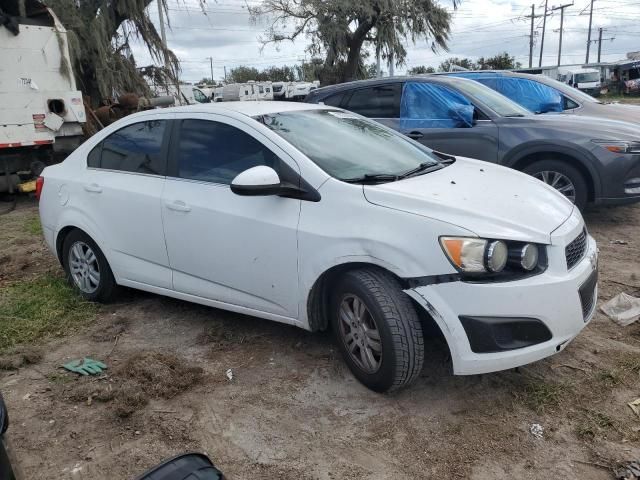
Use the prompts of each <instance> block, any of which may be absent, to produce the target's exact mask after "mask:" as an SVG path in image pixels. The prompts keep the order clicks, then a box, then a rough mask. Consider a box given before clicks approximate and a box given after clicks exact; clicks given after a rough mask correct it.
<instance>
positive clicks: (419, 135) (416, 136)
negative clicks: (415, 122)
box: [407, 132, 424, 140]
mask: <svg viewBox="0 0 640 480" xmlns="http://www.w3.org/2000/svg"><path fill="white" fill-rule="evenodd" d="M407 137H409V138H413V139H414V140H417V139H419V138H422V137H424V135H423V134H422V133H420V132H409V133H407Z"/></svg>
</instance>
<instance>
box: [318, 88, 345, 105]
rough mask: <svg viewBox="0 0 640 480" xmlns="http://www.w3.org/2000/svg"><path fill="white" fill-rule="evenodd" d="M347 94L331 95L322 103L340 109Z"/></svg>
mask: <svg viewBox="0 0 640 480" xmlns="http://www.w3.org/2000/svg"><path fill="white" fill-rule="evenodd" d="M344 96H345V93H344V92H341V93H336V94H335V95H331V96H330V97H327V98H325V99H324V100H322V103H324V104H325V105H329V106H330V107H339V106H340V105H342V100H343V99H344Z"/></svg>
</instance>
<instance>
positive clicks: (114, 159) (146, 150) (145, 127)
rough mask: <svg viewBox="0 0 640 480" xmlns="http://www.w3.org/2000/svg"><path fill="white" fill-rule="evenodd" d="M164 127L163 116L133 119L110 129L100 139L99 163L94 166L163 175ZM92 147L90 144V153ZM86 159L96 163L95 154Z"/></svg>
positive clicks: (164, 168)
mask: <svg viewBox="0 0 640 480" xmlns="http://www.w3.org/2000/svg"><path fill="white" fill-rule="evenodd" d="M166 128H167V122H166V120H150V121H147V122H140V123H134V124H133V125H129V126H127V127H124V128H121V129H120V130H118V131H117V132H115V133H112V134H111V135H109V136H108V137H107V138H105V139H104V140H103V141H102V152H101V155H100V164H99V166H96V167H97V168H104V169H108V170H121V171H123V172H135V173H148V174H154V175H166V157H165V155H164V152H163V149H162V142H163V140H164V135H165V131H166ZM95 150H96V149H95V148H94V150H92V151H91V154H93V153H94V151H95ZM91 154H90V156H91ZM89 161H90V162H93V163H94V164H95V163H97V160H96V157H94V158H93V159H91V158H90V159H89ZM90 166H91V165H90Z"/></svg>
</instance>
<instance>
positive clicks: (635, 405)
mask: <svg viewBox="0 0 640 480" xmlns="http://www.w3.org/2000/svg"><path fill="white" fill-rule="evenodd" d="M627 405H629V408H631V410H633V413H635V414H636V415H637V416H638V417H640V398H636V399H635V400H634V401H633V402H629V403H627Z"/></svg>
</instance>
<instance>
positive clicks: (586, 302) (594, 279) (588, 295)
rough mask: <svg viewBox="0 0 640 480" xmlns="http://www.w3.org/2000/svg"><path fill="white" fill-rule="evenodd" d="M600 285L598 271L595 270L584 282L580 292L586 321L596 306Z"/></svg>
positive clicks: (583, 316) (583, 315)
mask: <svg viewBox="0 0 640 480" xmlns="http://www.w3.org/2000/svg"><path fill="white" fill-rule="evenodd" d="M597 286H598V271H597V270H596V271H594V272H593V273H592V274H591V276H590V277H589V278H588V279H587V281H586V282H584V283H583V284H582V286H581V287H580V290H578V293H579V294H580V304H581V305H582V318H583V319H584V320H585V321H586V320H587V318H589V315H591V312H593V309H594V308H595V306H596V300H597V296H596V287H597Z"/></svg>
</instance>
